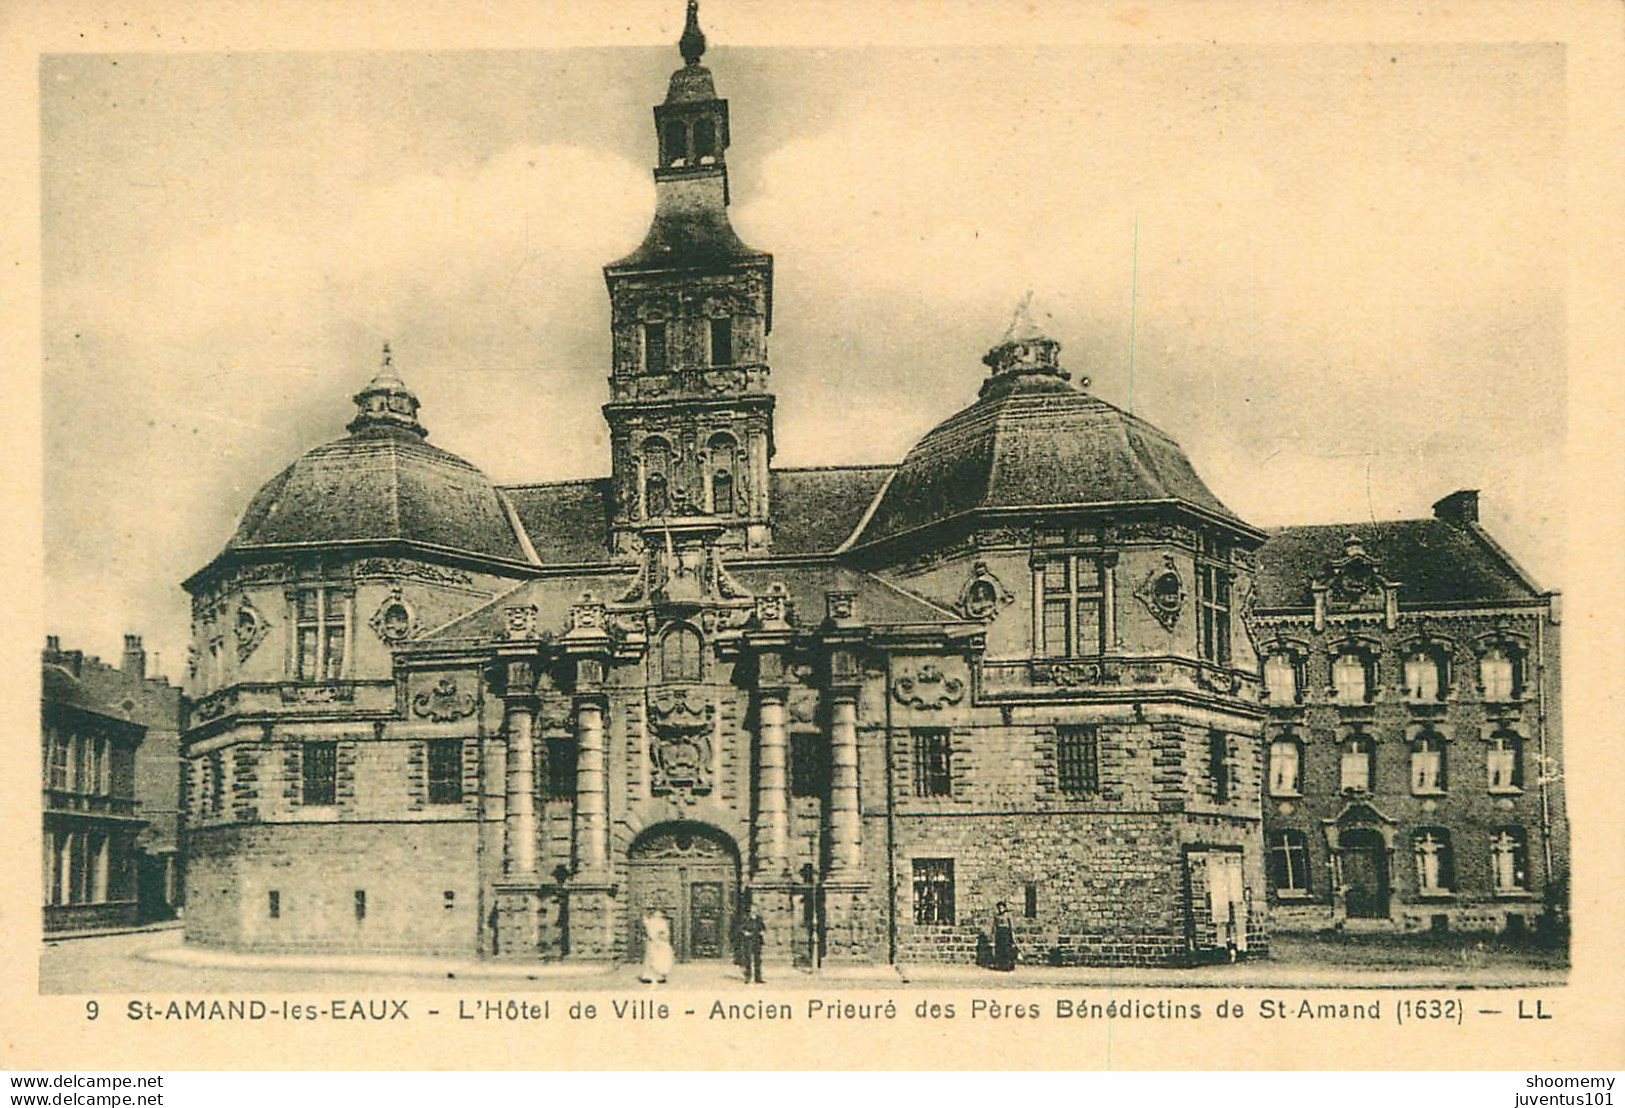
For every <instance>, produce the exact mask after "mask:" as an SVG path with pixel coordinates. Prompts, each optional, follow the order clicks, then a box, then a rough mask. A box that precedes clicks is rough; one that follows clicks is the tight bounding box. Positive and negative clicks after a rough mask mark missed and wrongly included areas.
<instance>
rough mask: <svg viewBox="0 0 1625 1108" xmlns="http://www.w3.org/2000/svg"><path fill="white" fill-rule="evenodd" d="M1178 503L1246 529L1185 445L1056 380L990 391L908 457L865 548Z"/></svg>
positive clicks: (868, 529) (873, 523)
mask: <svg viewBox="0 0 1625 1108" xmlns="http://www.w3.org/2000/svg"><path fill="white" fill-rule="evenodd" d="M1147 501H1179V502H1182V503H1185V504H1188V505H1191V506H1193V507H1196V508H1200V509H1203V510H1205V511H1208V512H1211V513H1213V514H1215V515H1218V516H1221V517H1223V518H1225V519H1228V520H1231V521H1233V522H1235V523H1236V524H1237V525H1238V526H1245V524H1242V523H1241V521H1240V520H1239V519H1237V518H1236V516H1235V514H1234V513H1232V512H1231V511H1230V509H1228V508H1226V507H1225V506H1224V505H1223V504H1222V503H1220V501H1219V499H1218V497H1216V496H1214V495H1213V493H1212V492H1210V491H1209V490H1208V487H1207V486H1206V485H1205V484H1203V483H1202V479H1201V478H1200V477H1198V476H1197V475H1196V470H1195V469H1194V468H1192V466H1191V463H1190V460H1189V459H1188V458H1186V457H1185V454H1184V452H1183V451H1182V450H1181V449H1180V447H1179V444H1178V443H1176V442H1174V440H1173V439H1171V438H1169V437H1168V436H1167V435H1166V434H1164V433H1163V432H1162V431H1160V430H1158V429H1157V428H1155V427H1153V426H1151V425H1150V424H1149V423H1146V422H1145V421H1144V420H1142V419H1139V418H1137V417H1135V416H1132V415H1129V414H1128V413H1127V412H1124V411H1122V410H1121V409H1119V408H1116V407H1114V406H1113V405H1111V404H1108V403H1106V402H1105V401H1104V400H1101V399H1099V398H1097V397H1094V396H1090V395H1087V394H1085V393H1082V392H1078V391H1077V390H1075V389H1073V388H1072V387H1071V386H1070V385H1068V384H1066V383H1065V382H1064V381H1061V380H1059V379H1057V378H1054V377H1037V376H1031V377H1026V378H1024V379H1021V380H1020V381H1017V382H1013V383H1012V384H1011V386H1010V387H1007V388H1001V389H995V390H991V391H989V392H988V394H987V395H985V396H983V397H982V398H981V399H980V400H978V401H977V402H976V403H974V404H972V405H971V406H970V407H968V408H965V409H964V410H962V411H960V412H958V413H957V414H955V415H953V416H950V417H949V418H948V419H947V420H945V421H944V422H942V423H940V424H938V425H937V426H936V427H935V428H933V429H932V430H931V431H929V432H927V433H926V436H925V437H924V438H923V439H921V440H920V442H919V443H918V444H917V445H916V446H915V447H914V449H912V450H910V451H909V453H908V456H907V457H905V458H904V459H903V463H902V464H901V465H900V466H898V467H897V473H896V476H895V477H893V479H892V482H891V484H890V485H889V486H888V487H887V489H886V492H885V495H884V496H883V497H882V498H881V501H880V504H879V506H878V508H877V509H876V510H875V513H874V517H873V518H872V519H871V520H870V521H869V523H868V525H867V526H866V527H865V528H864V531H863V535H862V537H861V538H860V539H859V542H861V543H870V542H875V541H878V540H881V539H887V538H891V537H893V536H895V535H899V534H902V533H903V532H906V531H909V530H911V529H913V528H916V527H921V526H924V525H926V524H929V523H932V522H935V521H936V520H940V519H945V518H948V517H950V516H954V515H957V514H960V513H962V512H967V511H972V510H975V509H986V508H1038V507H1054V506H1060V505H1066V506H1087V505H1096V504H1102V505H1103V504H1120V503H1135V502H1147Z"/></svg>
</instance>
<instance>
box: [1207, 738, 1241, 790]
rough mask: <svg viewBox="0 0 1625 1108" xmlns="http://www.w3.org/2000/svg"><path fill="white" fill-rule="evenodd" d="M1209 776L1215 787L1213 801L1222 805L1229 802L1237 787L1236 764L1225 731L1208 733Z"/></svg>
mask: <svg viewBox="0 0 1625 1108" xmlns="http://www.w3.org/2000/svg"><path fill="white" fill-rule="evenodd" d="M1207 775H1208V780H1209V781H1210V782H1211V783H1212V785H1213V799H1214V800H1216V801H1218V802H1219V803H1220V804H1224V803H1226V802H1227V801H1229V800H1230V798H1231V796H1232V794H1233V793H1234V791H1235V785H1236V783H1235V764H1234V760H1233V755H1232V753H1231V746H1230V736H1229V735H1227V734H1225V733H1224V732H1223V731H1209V732H1208V736H1207Z"/></svg>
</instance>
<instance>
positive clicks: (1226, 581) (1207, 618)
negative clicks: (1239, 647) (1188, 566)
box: [1196, 541, 1230, 666]
mask: <svg viewBox="0 0 1625 1108" xmlns="http://www.w3.org/2000/svg"><path fill="white" fill-rule="evenodd" d="M1203 547H1204V550H1207V551H1210V552H1211V553H1213V554H1216V553H1217V552H1218V547H1217V545H1216V544H1211V545H1210V543H1209V542H1206V541H1204V543H1203ZM1196 611H1197V630H1198V635H1199V641H1198V643H1197V646H1198V648H1199V649H1200V652H1201V656H1202V660H1203V661H1206V662H1215V663H1217V664H1218V665H1221V666H1227V665H1229V664H1230V571H1229V570H1228V569H1226V568H1224V567H1223V566H1221V565H1217V564H1214V563H1210V562H1205V561H1203V562H1199V563H1198V564H1197V567H1196Z"/></svg>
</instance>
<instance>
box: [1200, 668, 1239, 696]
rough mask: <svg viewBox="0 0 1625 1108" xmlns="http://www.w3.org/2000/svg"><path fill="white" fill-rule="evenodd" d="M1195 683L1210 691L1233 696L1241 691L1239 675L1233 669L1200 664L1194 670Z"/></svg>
mask: <svg viewBox="0 0 1625 1108" xmlns="http://www.w3.org/2000/svg"><path fill="white" fill-rule="evenodd" d="M1196 683H1197V684H1198V685H1200V686H1202V687H1203V688H1204V689H1207V690H1209V691H1211V692H1216V693H1225V694H1226V695H1229V696H1234V695H1235V694H1236V693H1238V692H1240V691H1241V675H1240V674H1239V673H1236V672H1235V671H1234V670H1228V669H1216V668H1214V667H1213V666H1201V667H1198V669H1197V670H1196Z"/></svg>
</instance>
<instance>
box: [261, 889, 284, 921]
mask: <svg viewBox="0 0 1625 1108" xmlns="http://www.w3.org/2000/svg"><path fill="white" fill-rule="evenodd" d="M265 900H266V903H265V914H266V915H268V916H270V917H271V918H272V919H281V918H282V894H281V893H280V892H278V891H277V890H276V889H272V890H271V891H270V892H269V893H267V894H266V897H265Z"/></svg>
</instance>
